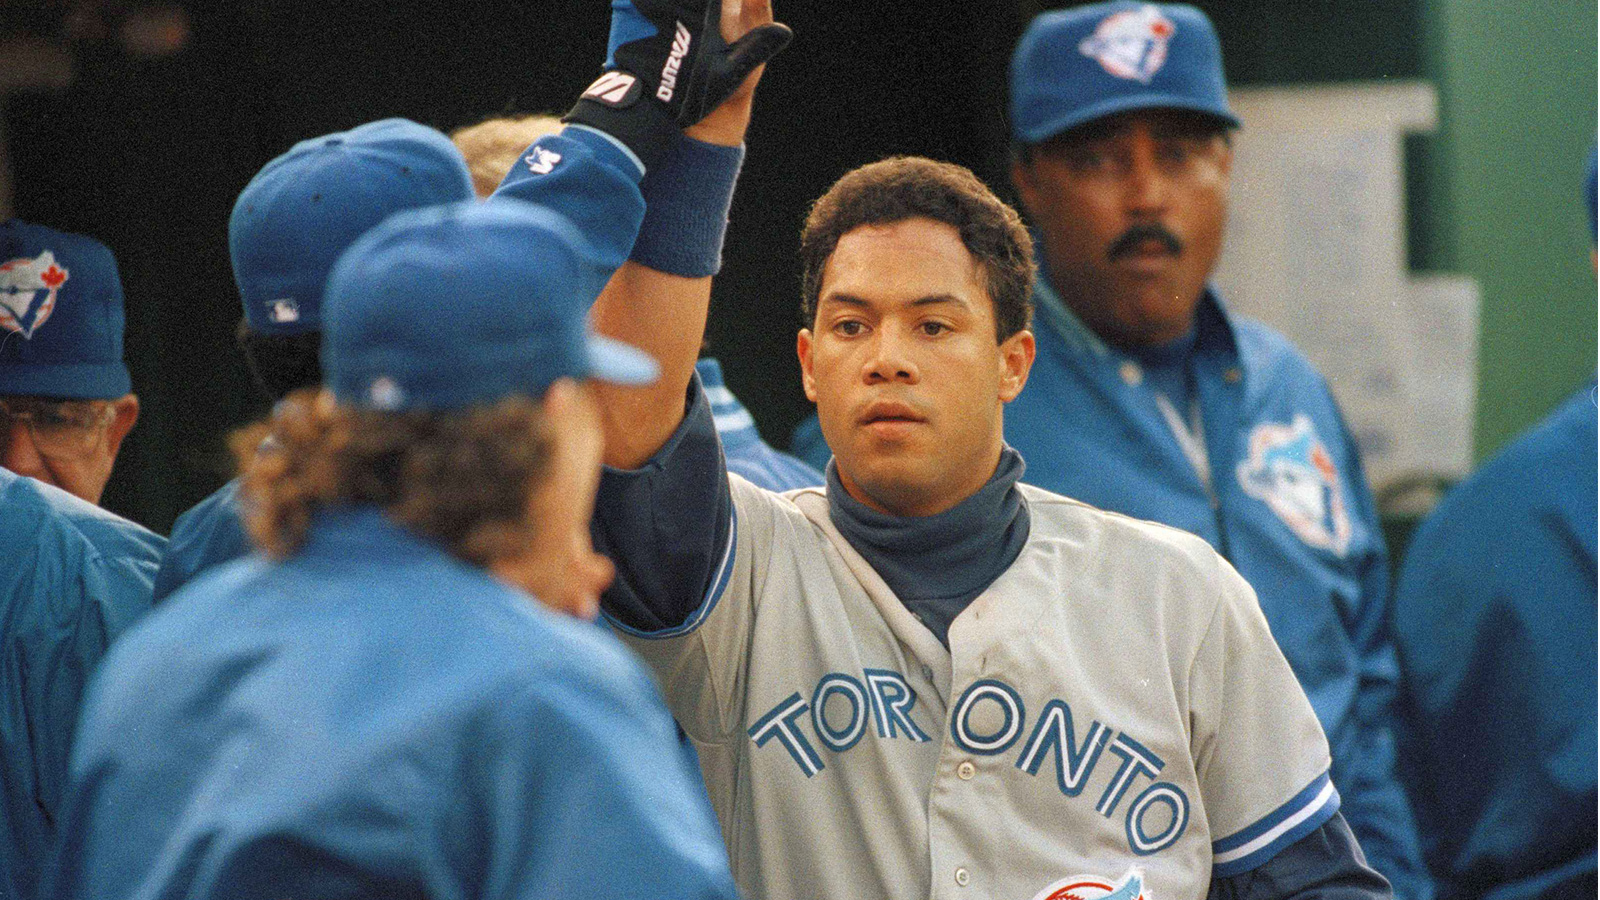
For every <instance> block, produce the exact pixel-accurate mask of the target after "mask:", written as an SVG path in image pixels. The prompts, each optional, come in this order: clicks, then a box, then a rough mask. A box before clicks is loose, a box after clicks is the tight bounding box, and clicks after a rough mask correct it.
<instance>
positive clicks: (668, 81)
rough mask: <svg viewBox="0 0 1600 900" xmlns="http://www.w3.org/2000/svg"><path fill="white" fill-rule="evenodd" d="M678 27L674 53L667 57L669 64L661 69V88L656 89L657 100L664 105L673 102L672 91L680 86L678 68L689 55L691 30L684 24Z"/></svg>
mask: <svg viewBox="0 0 1600 900" xmlns="http://www.w3.org/2000/svg"><path fill="white" fill-rule="evenodd" d="M677 25H678V29H677V31H675V32H674V33H673V35H672V52H671V53H670V54H668V56H667V64H666V65H664V66H662V67H661V86H660V87H658V88H656V99H657V100H660V101H661V102H662V103H671V102H672V91H673V89H674V88H676V87H677V86H678V67H679V66H681V65H683V58H684V57H685V56H687V55H688V53H689V40H690V38H689V29H687V28H685V27H683V23H682V22H679V23H677Z"/></svg>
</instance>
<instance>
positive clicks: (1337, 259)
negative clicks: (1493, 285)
mask: <svg viewBox="0 0 1600 900" xmlns="http://www.w3.org/2000/svg"><path fill="white" fill-rule="evenodd" d="M1229 102H1230V103H1231V104H1232V106H1233V110H1234V112H1235V113H1236V114H1237V115H1238V116H1239V118H1240V120H1241V121H1242V122H1243V123H1244V127H1243V128H1241V129H1240V130H1239V131H1238V132H1237V133H1236V134H1235V135H1234V148H1235V153H1234V169H1233V195H1232V202H1231V204H1230V206H1229V221H1228V231H1227V240H1226V242H1225V244H1224V246H1223V252H1222V259H1221V261H1220V263H1219V264H1218V268H1217V272H1216V275H1215V278H1214V280H1215V282H1216V283H1217V286H1218V287H1219V288H1220V289H1221V291H1222V295H1223V297H1224V298H1225V299H1226V300H1227V301H1228V304H1229V307H1230V308H1231V309H1233V310H1234V311H1236V312H1239V313H1242V314H1244V315H1247V316H1251V317H1253V318H1256V319H1260V320H1262V321H1264V322H1266V323H1267V324H1269V325H1271V326H1273V327H1274V328H1277V329H1278V330H1279V331H1282V332H1283V333H1284V334H1286V335H1288V337H1289V339H1290V340H1292V341H1294V343H1295V344H1296V345H1297V346H1298V347H1299V348H1300V349H1301V350H1302V351H1304V352H1305V354H1306V356H1307V357H1309V358H1310V360H1311V362H1312V363H1313V364H1314V365H1315V366H1316V368H1317V370H1318V371H1319V372H1321V373H1322V374H1323V375H1324V376H1325V377H1326V378H1327V379H1328V382H1329V384H1330V385H1331V386H1332V388H1333V392H1334V395H1335V396H1336V397H1337V398H1338V400H1339V405H1340V407H1341V408H1342V409H1343V410H1344V413H1345V418H1346V419H1347V420H1348V421H1349V423H1350V428H1351V431H1352V432H1353V433H1354V434H1355V436H1356V442H1357V443H1358V444H1359V445H1360V447H1361V457H1362V462H1363V463H1364V464H1365V466H1366V469H1367V476H1368V478H1369V479H1370V480H1371V482H1372V484H1373V486H1374V487H1383V486H1385V485H1387V484H1391V483H1393V482H1394V481H1396V480H1397V479H1400V478H1403V477H1405V476H1407V475H1412V474H1434V475H1448V476H1454V477H1459V476H1462V475H1465V474H1466V473H1467V472H1468V471H1469V470H1470V469H1471V466H1472V421H1473V406H1474V400H1475V396H1476V390H1477V348H1478V290H1477V285H1476V283H1475V282H1473V281H1472V280H1471V279H1469V278H1464V277H1452V276H1439V275H1429V276H1424V277H1417V276H1413V275H1412V274H1411V273H1410V272H1409V271H1408V270H1407V266H1406V231H1405V221H1406V220H1405V172H1404V163H1405V154H1404V138H1405V135H1406V134H1408V133H1413V132H1427V131H1431V130H1433V128H1434V127H1435V125H1436V124H1437V110H1438V98H1437V96H1436V95H1435V93H1434V90H1433V87H1432V86H1431V85H1429V84H1426V83H1420V82H1396V83H1389V82H1383V83H1375V84H1344V85H1334V86H1309V87H1307V86H1299V87H1282V88H1256V89H1246V90H1238V91H1235V92H1233V93H1232V94H1231V95H1230V98H1229Z"/></svg>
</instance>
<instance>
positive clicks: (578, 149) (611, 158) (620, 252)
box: [488, 125, 644, 294]
mask: <svg viewBox="0 0 1600 900" xmlns="http://www.w3.org/2000/svg"><path fill="white" fill-rule="evenodd" d="M643 176H644V170H643V169H642V168H640V166H639V163H638V162H637V161H635V160H634V159H633V158H632V157H631V156H630V155H629V154H628V152H627V151H626V150H624V149H623V148H622V145H621V144H619V143H618V142H617V141H616V140H615V139H613V138H611V137H609V136H607V135H605V134H603V133H601V132H599V131H595V130H593V129H589V128H584V127H582V126H576V125H569V126H567V127H566V128H565V129H563V130H562V131H560V132H559V133H557V134H552V135H546V136H544V137H541V138H539V139H538V140H537V141H535V142H534V144H533V146H531V147H529V148H528V151H527V152H526V153H525V154H523V156H522V158H521V159H520V160H519V161H518V162H517V163H516V164H515V165H513V166H512V167H511V171H510V172H508V173H506V177H505V180H503V181H501V182H500V187H498V188H496V189H495V192H494V194H493V195H491V196H490V197H489V200H488V202H490V203H493V202H495V201H496V200H497V199H501V198H506V197H509V198H512V199H515V200H523V201H526V202H529V203H537V204H539V205H541V206H544V207H547V208H549V209H552V210H555V211H556V212H558V213H561V214H562V215H563V216H566V218H567V220H568V221H570V222H571V223H572V224H573V225H574V226H575V227H576V228H577V231H578V233H579V234H581V235H583V236H584V237H585V238H586V239H588V241H589V243H590V244H591V246H592V247H593V248H594V249H595V250H597V251H599V252H601V253H602V254H603V261H604V263H605V264H606V265H605V266H604V268H605V269H606V277H607V278H609V277H610V275H611V273H612V272H613V271H615V270H616V268H617V267H618V266H620V265H622V263H623V262H624V261H625V260H626V259H627V258H628V253H629V252H630V251H632V250H633V242H634V239H635V238H636V237H637V236H638V234H639V224H640V223H641V222H642V221H643V220H644V196H643V195H642V194H641V193H640V191H639V181H640V179H641V178H642V177H643ZM595 293H596V294H598V293H599V290H598V289H596V291H595Z"/></svg>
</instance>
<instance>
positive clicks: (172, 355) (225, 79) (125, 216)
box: [0, 0, 1592, 532]
mask: <svg viewBox="0 0 1600 900" xmlns="http://www.w3.org/2000/svg"><path fill="white" fill-rule="evenodd" d="M8 5H9V4H8ZM63 5H64V4H60V3H49V2H42V3H34V4H27V3H24V4H22V6H30V7H31V8H32V10H33V11H34V13H36V14H35V15H34V16H33V17H32V18H29V19H27V20H26V21H23V20H22V19H21V17H19V16H17V15H15V12H16V10H17V9H19V8H21V7H12V11H11V12H12V14H8V15H0V25H3V26H4V27H7V28H10V29H12V30H15V29H18V28H25V29H29V30H32V31H36V32H37V33H39V34H41V35H44V36H46V37H48V36H50V35H51V33H52V29H53V28H57V27H58V26H59V25H60V23H59V22H53V21H51V19H50V15H51V14H52V11H55V12H57V13H59V7H61V6H63ZM1053 5H1060V4H1041V3H1036V2H1027V0H1010V2H1003V0H988V2H984V0H965V2H952V0H873V2H864V3H843V2H827V3H824V2H815V0H813V2H789V3H786V4H785V3H782V2H781V0H780V3H779V4H778V10H777V12H778V17H779V18H780V19H781V20H782V21H785V22H788V23H789V24H790V25H792V26H793V27H794V29H795V32H796V35H797V36H796V39H795V42H794V44H793V45H792V46H791V47H790V49H789V50H788V51H787V52H786V53H785V54H784V55H783V56H781V57H780V58H779V59H778V61H777V62H776V63H775V64H774V65H773V66H772V67H771V68H770V70H769V71H768V73H767V75H766V78H765V80H764V82H763V84H762V87H761V92H760V94H759V96H758V102H757V112H756V120H755V124H754V126H753V128H752V130H751V134H750V139H749V156H748V159H747V162H746V165H745V170H744V176H743V180H742V182H741V186H740V192H739V195H738V198H737V200H736V202H735V204H734V208H733V215H732V226H731V229H730V231H729V235H728V241H727V250H726V253H725V263H724V269H723V272H722V275H721V277H720V278H719V279H718V281H717V283H716V292H715V297H714V302H713V307H712V317H711V324H710V328H709V334H708V336H709V338H710V341H711V346H712V352H713V353H714V354H715V355H716V356H718V357H720V358H721V359H722V360H723V364H724V367H725V369H726V371H727V374H728V379H729V381H730V383H731V387H732V388H733V390H734V391H735V393H736V394H738V396H740V397H741V398H742V399H743V400H744V401H745V403H746V404H747V405H748V406H750V407H751V409H752V411H753V412H754V413H755V416H756V419H757V421H758V422H759V423H760V425H761V428H762V431H763V433H764V434H765V435H766V436H767V438H768V439H769V441H771V442H772V443H774V444H775V445H777V446H780V447H782V446H786V445H787V443H788V434H789V431H790V429H791V428H792V427H793V426H794V424H795V423H797V422H798V421H799V420H800V419H801V418H802V417H803V416H804V415H806V414H807V413H808V411H809V404H807V403H806V401H805V398H804V396H803V395H802V394H801V392H800V387H799V377H798V371H797V365H796V363H795V359H794V332H795V328H796V324H797V321H798V314H797V312H796V309H797V306H798V297H799V287H798V278H797V274H796V265H795V246H796V235H797V233H798V230H799V225H800V223H801V220H802V218H803V216H804V213H805V209H806V206H807V204H808V203H809V202H810V201H811V200H812V199H814V198H815V197H816V196H817V195H818V194H820V193H821V192H822V191H823V190H825V189H826V188H827V186H828V185H829V184H830V183H832V181H833V180H834V179H835V178H837V177H838V176H839V175H840V174H842V173H843V172H845V171H846V170H848V169H850V168H852V167H854V166H857V165H859V164H862V163H865V162H870V161H872V160H875V159H878V158H880V157H883V156H885V155H888V154H895V153H916V154H923V155H928V156H933V157H936V158H940V159H946V160H951V161H954V162H958V163H962V164H964V165H966V166H969V167H971V168H972V169H974V170H975V171H976V172H977V173H978V174H979V176H980V177H982V178H984V179H985V180H986V181H987V182H989V183H990V184H991V185H993V186H994V187H995V188H996V189H997V190H1000V191H1001V192H1002V193H1003V194H1005V195H1007V196H1009V188H1008V186H1007V175H1006V169H1007V152H1008V151H1007V145H1006V125H1005V113H1004V104H1005V97H1006V86H1005V70H1006V62H1007V59H1008V56H1009V53H1010V50H1011V47H1012V45H1013V43H1014V42H1015V40H1016V38H1017V36H1018V35H1019V34H1020V33H1021V29H1022V27H1023V25H1024V24H1025V23H1026V22H1027V20H1028V19H1029V18H1031V17H1032V16H1033V15H1034V14H1035V13H1037V12H1038V11H1039V10H1040V9H1042V8H1048V7H1050V6H1053ZM1199 5H1200V6H1201V7H1203V8H1204V9H1206V11H1207V12H1208V13H1209V14H1210V15H1211V16H1212V18H1213V20H1214V21H1215V22H1216V24H1217V26H1218V29H1219V31H1220V32H1221V35H1222V42H1223V47H1224V53H1225V58H1226V64H1227V69H1228V76H1229V79H1230V81H1231V82H1232V83H1233V84H1235V85H1244V84H1253V83H1280V82H1300V81H1335V80H1347V79H1375V78H1384V77H1401V78H1413V77H1418V76H1420V75H1421V74H1422V62H1421V51H1420V49H1419V46H1418V44H1419V40H1418V35H1419V32H1420V26H1419V22H1418V16H1419V13H1418V6H1417V3H1416V2H1393V3H1356V4H1351V3H1334V2H1305V3H1293V4H1284V3H1278V2H1266V0H1249V2H1241V0H1233V2H1205V3H1200V4H1199ZM185 8H186V10H187V12H188V14H189V17H190V24H191V36H190V39H189V43H188V45H187V47H186V49H184V50H183V51H182V52H180V53H177V54H175V55H172V56H169V57H166V58H160V59H145V60H140V59H137V58H134V57H131V56H129V55H127V54H126V53H125V52H123V51H122V50H120V49H119V48H118V47H117V46H116V44H115V42H113V41H107V42H102V43H84V44H80V45H78V46H77V48H76V55H77V61H76V77H75V79H74V81H73V83H72V85H71V86H70V87H69V88H68V89H67V90H66V91H65V92H62V93H39V94H23V95H17V96H13V97H12V98H11V99H10V100H9V102H8V103H7V104H6V106H5V110H4V119H3V126H4V129H5V134H6V137H7V144H8V148H9V154H10V157H11V164H12V169H13V176H14V179H15V186H16V196H15V204H14V205H15V212H16V214H17V215H18V216H19V217H21V218H24V219H28V220H30V221H35V222H40V223H43V224H48V225H51V226H53V227H57V228H62V229H66V230H70V231H78V232H83V233H86V234H90V235H93V236H95V237H97V238H99V239H100V240H102V241H104V242H105V243H107V244H108V245H110V247H111V248H112V250H113V251H114V252H115V254H116V256H117V259H118V261H119V263H120V265H121V268H122V276H123V282H124V286H125V288H126V292H127V298H128V305H127V308H128V340H127V356H128V360H129V363H130V365H131V366H132V369H133V378H134V385H135V390H136V391H137V392H138V393H139V395H140V397H141V399H142V400H143V404H144V411H143V415H142V417H141V419H140V422H139V425H138V427H137V428H136V429H135V431H134V433H133V435H132V436H131V437H130V439H129V440H128V442H127V444H125V445H124V449H123V455H122V457H121V459H120V461H119V463H118V467H117V473H116V475H115V476H114V477H113V480H112V483H111V486H110V489H109V491H108V493H107V495H106V505H107V506H109V507H110V508H112V509H114V510H116V511H118V512H121V513H123V514H125V515H128V516H131V517H132V518H134V519H136V520H138V521H141V522H143V523H145V524H147V525H149V526H151V527H153V528H156V529H158V530H161V531H163V532H164V531H165V530H166V529H167V528H169V527H170V525H171V522H172V520H173V519H174V518H175V517H176V516H177V515H178V514H179V513H180V512H182V511H183V510H184V509H186V508H188V507H189V506H190V505H191V504H193V503H194V502H195V501H197V500H198V499H200V498H201V497H203V496H204V495H205V494H206V493H208V492H209V491H211V490H212V489H214V488H215V487H216V486H217V485H218V484H220V483H221V482H222V481H223V480H225V479H226V478H227V477H229V475H230V474H231V470H232V465H231V462H230V460H229V458H228V455H227V453H226V449H225V441H224V436H225V435H226V433H227V432H228V430H229V429H231V428H233V427H236V426H238V425H240V424H243V423H244V422H246V421H248V420H250V419H251V418H253V417H255V416H258V415H260V414H262V413H264V412H265V407H264V404H263V403H262V402H261V401H260V400H259V398H257V397H256V395H255V393H254V390H253V388H252V387H251V385H250V383H249V379H248V375H247V374H246V372H245V369H244V365H243V362H242V360H241V359H240V357H239V354H238V353H237V351H236V350H235V349H234V346H233V340H232V333H233V328H234V324H235V322H236V321H237V320H238V318H239V315H240V312H239V306H238V299H237V295H236V293H235V290H234V287H233V281H232V275H231V272H230V269H229V264H228V256H227V220H228V214H229V211H230V209H231V207H232V204H233V200H234V198H235V197H236V196H237V194H238V192H239V191H240V190H241V189H242V188H243V187H244V185H245V183H246V182H247V181H248V180H249V179H250V177H251V176H252V175H253V174H254V173H255V172H256V170H257V169H259V168H260V167H261V165H263V164H264V163H265V162H266V161H267V160H269V159H271V158H272V157H273V156H275V155H277V154H279V153H281V152H283V151H284V150H285V149H287V148H288V147H289V146H290V145H291V144H292V143H293V142H295V141H297V140H300V139H302V138H307V137H312V136H315V135H318V134H322V133H326V132H329V131H336V130H342V129H345V128H349V127H352V126H354V125H357V124H360V123H362V122H365V121H369V120H372V119H377V118H382V117H385V116H405V117H408V118H412V119H415V120H417V121H420V122H423V123H426V124H429V125H432V126H435V127H437V128H440V129H443V130H446V131H448V130H450V129H452V128H455V127H457V126H460V125H464V124H469V123H471V122H474V121H477V120H479V119H481V118H484V117H486V116H489V115H496V114H504V113H511V112H536V111H560V110H564V109H565V108H566V106H567V105H568V104H569V103H570V101H571V99H572V98H573V97H575V96H576V94H577V93H578V91H580V90H581V89H582V88H583V87H584V86H585V85H586V84H587V83H588V82H589V80H591V79H592V78H593V77H594V75H595V74H596V72H597V69H598V63H599V61H600V60H601V59H602V58H603V55H604V51H605V41H606V29H607V23H608V15H609V10H608V4H607V3H605V2H603V0H584V2H575V0H574V2H561V3H535V2H521V3H518V2H509V0H506V2H491V0H480V2H469V3H455V4H438V5H436V6H433V7H432V9H431V10H430V9H428V8H424V7H423V6H421V5H417V6H409V5H403V4H391V3H374V2H359V3H355V2H352V3H326V2H316V3H314V2H309V0H273V2H237V3H199V2H193V3H189V4H185ZM1319 35H1320V36H1323V37H1322V39H1318V36H1319ZM1328 35H1337V36H1338V41H1339V44H1340V45H1341V46H1344V47H1353V48H1360V49H1359V52H1335V51H1333V50H1331V49H1330V47H1329V46H1328V45H1327V41H1326V36H1328ZM1590 64H1591V65H1592V63H1590ZM0 65H4V62H3V61H0ZM1418 152H1422V151H1421V150H1420V149H1419V151H1418ZM1417 168H1418V167H1414V170H1416V169H1417ZM1428 242H1429V235H1428V233H1427V230H1426V229H1425V228H1416V227H1414V228H1413V231H1412V243H1413V245H1414V246H1413V249H1414V252H1424V253H1425V252H1426V248H1427V245H1428ZM1419 247H1420V248H1421V250H1420V251H1418V248H1419ZM450 314H451V312H450V298H449V297H443V296H441V297H437V298H434V300H433V301H432V307H431V308H429V309H423V310H419V312H418V315H423V316H429V315H438V316H448V315H450Z"/></svg>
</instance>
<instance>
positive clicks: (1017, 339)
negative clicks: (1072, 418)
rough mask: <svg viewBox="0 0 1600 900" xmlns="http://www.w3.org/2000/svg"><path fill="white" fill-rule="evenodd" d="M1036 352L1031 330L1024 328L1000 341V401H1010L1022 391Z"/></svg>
mask: <svg viewBox="0 0 1600 900" xmlns="http://www.w3.org/2000/svg"><path fill="white" fill-rule="evenodd" d="M1036 352H1037V347H1035V345H1034V340H1033V332H1031V331H1029V330H1028V329H1026V328H1024V329H1022V330H1021V331H1019V332H1017V333H1016V334H1013V335H1012V336H1011V337H1008V338H1006V339H1005V340H1003V341H1001V342H1000V402H1002V403H1010V402H1011V401H1013V400H1015V399H1017V395H1018V394H1020V393H1022V389H1023V387H1024V386H1026V385H1027V383H1028V373H1029V372H1030V371H1032V370H1033V357H1034V354H1035V353H1036Z"/></svg>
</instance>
